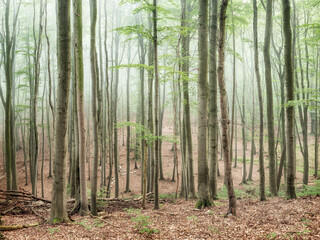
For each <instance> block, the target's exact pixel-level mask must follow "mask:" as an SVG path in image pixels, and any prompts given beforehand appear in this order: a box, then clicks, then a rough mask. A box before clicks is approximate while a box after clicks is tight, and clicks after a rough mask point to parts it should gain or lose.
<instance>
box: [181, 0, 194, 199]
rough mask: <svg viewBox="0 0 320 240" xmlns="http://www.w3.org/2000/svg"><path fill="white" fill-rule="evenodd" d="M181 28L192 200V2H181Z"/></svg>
mask: <svg viewBox="0 0 320 240" xmlns="http://www.w3.org/2000/svg"><path fill="white" fill-rule="evenodd" d="M181 3H182V4H181V8H182V13H181V27H182V28H185V29H182V30H183V32H184V33H182V34H181V55H182V65H181V68H182V72H183V76H182V86H183V102H184V104H183V111H184V112H183V115H184V118H185V122H186V140H187V141H186V143H187V156H186V157H187V166H188V179H187V180H188V187H189V189H188V194H189V197H190V198H195V197H196V194H195V185H194V173H193V149H192V148H193V144H192V133H191V117H190V97H189V81H190V79H189V69H190V63H189V62H190V61H189V57H190V31H189V28H190V12H191V1H190V0H183V1H181Z"/></svg>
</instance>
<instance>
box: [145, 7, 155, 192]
mask: <svg viewBox="0 0 320 240" xmlns="http://www.w3.org/2000/svg"><path fill="white" fill-rule="evenodd" d="M148 23H149V31H152V21H151V15H150V13H149V17H148ZM152 65H153V48H152V40H149V42H148V66H152ZM148 91H149V92H148V128H149V131H150V132H151V133H153V132H154V129H153V106H152V105H153V104H152V103H153V97H152V95H153V71H152V70H150V69H149V70H148ZM148 148H149V149H148V169H149V171H148V174H149V178H148V183H147V185H148V186H147V188H148V192H152V191H153V178H154V177H153V176H154V144H149V145H148Z"/></svg>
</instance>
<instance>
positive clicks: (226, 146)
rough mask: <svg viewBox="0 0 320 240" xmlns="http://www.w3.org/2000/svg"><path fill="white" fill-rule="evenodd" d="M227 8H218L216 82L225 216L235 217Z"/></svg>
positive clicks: (226, 5) (225, 1) (224, 6)
mask: <svg viewBox="0 0 320 240" xmlns="http://www.w3.org/2000/svg"><path fill="white" fill-rule="evenodd" d="M227 7H228V0H222V3H221V6H220V16H219V21H220V36H219V45H218V46H219V67H218V82H219V89H220V107H221V118H222V144H223V156H224V172H225V180H226V185H227V189H228V196H229V208H228V212H227V215H229V214H231V215H236V205H237V199H236V196H235V192H234V188H233V179H232V172H231V161H230V153H229V150H230V143H229V133H228V130H229V124H230V120H229V117H228V109H227V91H226V86H225V82H224V59H225V26H226V22H225V19H226V12H227Z"/></svg>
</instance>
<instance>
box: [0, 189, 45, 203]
mask: <svg viewBox="0 0 320 240" xmlns="http://www.w3.org/2000/svg"><path fill="white" fill-rule="evenodd" d="M0 195H4V196H6V197H12V198H20V199H21V198H22V199H23V200H27V199H29V200H35V201H43V202H45V203H51V201H49V200H47V199H44V198H40V197H36V196H34V195H32V194H31V193H28V192H21V191H17V190H9V191H3V190H0Z"/></svg>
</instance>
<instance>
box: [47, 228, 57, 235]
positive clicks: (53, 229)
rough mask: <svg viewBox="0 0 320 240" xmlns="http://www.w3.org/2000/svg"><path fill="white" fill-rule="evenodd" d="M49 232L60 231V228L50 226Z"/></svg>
mask: <svg viewBox="0 0 320 240" xmlns="http://www.w3.org/2000/svg"><path fill="white" fill-rule="evenodd" d="M48 232H49V233H50V234H53V233H55V232H60V229H59V227H54V228H48Z"/></svg>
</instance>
